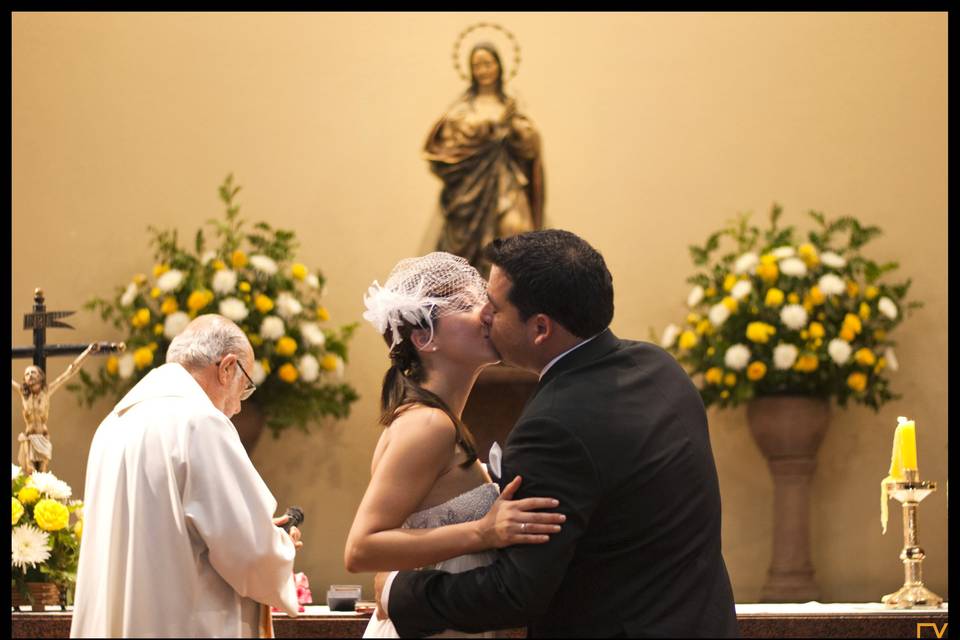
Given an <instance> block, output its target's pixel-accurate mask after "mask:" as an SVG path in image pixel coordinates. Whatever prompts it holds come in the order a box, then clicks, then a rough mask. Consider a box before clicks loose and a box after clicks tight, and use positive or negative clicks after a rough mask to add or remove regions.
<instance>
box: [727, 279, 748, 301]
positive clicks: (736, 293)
mask: <svg viewBox="0 0 960 640" xmlns="http://www.w3.org/2000/svg"><path fill="white" fill-rule="evenodd" d="M751 291H753V285H752V284H750V281H749V280H738V281H737V284H735V285H733V288H732V289H730V296H731V297H732V298H733V299H734V300H743V299H744V298H746V297H747V296H748V295H750V292H751Z"/></svg>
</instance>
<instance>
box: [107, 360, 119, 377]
mask: <svg viewBox="0 0 960 640" xmlns="http://www.w3.org/2000/svg"><path fill="white" fill-rule="evenodd" d="M106 368H107V373H108V374H110V375H111V376H115V375H117V371H119V370H120V360H119V359H117V356H110V357H109V358H107V364H106Z"/></svg>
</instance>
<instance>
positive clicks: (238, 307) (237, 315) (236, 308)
mask: <svg viewBox="0 0 960 640" xmlns="http://www.w3.org/2000/svg"><path fill="white" fill-rule="evenodd" d="M249 313H250V309H247V305H245V304H243V300H240V299H238V298H224V299H223V300H221V301H220V315H222V316H223V317H225V318H229V319H230V320H233V321H234V322H240V321H241V320H243V319H244V318H246V317H247V315H248V314H249Z"/></svg>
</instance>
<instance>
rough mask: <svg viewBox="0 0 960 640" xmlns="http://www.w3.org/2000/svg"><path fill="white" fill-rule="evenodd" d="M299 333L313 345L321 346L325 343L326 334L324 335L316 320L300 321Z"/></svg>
mask: <svg viewBox="0 0 960 640" xmlns="http://www.w3.org/2000/svg"><path fill="white" fill-rule="evenodd" d="M300 335H302V336H303V339H304V340H306V341H307V343H308V344H310V345H312V346H314V347H322V346H324V345H325V344H326V343H327V336H325V335H324V333H323V330H322V329H321V328H320V327H319V326H317V323H316V322H301V323H300Z"/></svg>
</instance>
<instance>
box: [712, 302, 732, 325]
mask: <svg viewBox="0 0 960 640" xmlns="http://www.w3.org/2000/svg"><path fill="white" fill-rule="evenodd" d="M729 317H730V309H728V308H727V306H726V305H725V304H723V303H722V302H718V303H717V304H715V305H713V306H712V307H710V311H708V312H707V318H708V319H709V320H710V324H712V325H713V326H715V327H719V326H720V325H722V324H723V323H724V322H726V321H727V318H729Z"/></svg>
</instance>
